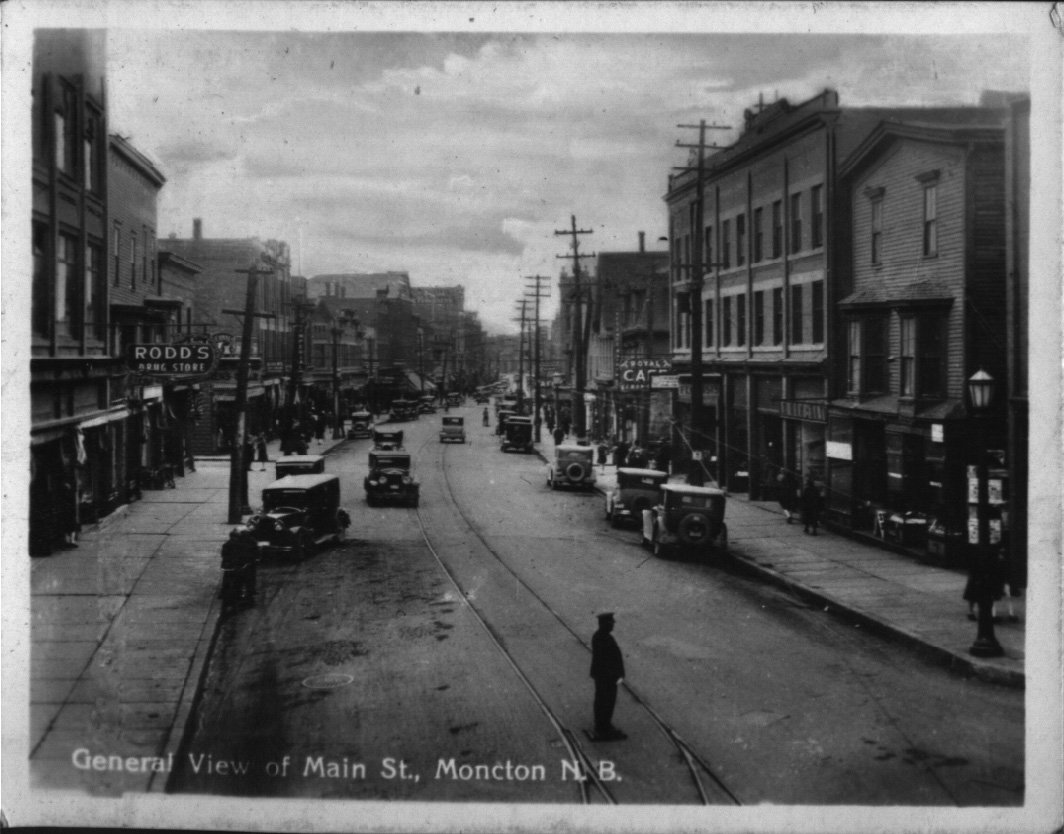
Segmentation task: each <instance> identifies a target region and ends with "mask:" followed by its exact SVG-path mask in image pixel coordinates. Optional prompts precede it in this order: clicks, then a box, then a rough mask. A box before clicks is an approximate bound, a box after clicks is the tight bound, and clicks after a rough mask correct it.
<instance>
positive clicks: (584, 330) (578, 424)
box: [554, 215, 595, 445]
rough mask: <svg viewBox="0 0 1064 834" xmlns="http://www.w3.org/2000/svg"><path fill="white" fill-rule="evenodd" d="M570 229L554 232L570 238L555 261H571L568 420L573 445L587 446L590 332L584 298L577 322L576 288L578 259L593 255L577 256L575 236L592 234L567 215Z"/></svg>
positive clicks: (578, 297)
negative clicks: (568, 249) (570, 250)
mask: <svg viewBox="0 0 1064 834" xmlns="http://www.w3.org/2000/svg"><path fill="white" fill-rule="evenodd" d="M569 219H570V223H571V228H569V229H567V230H561V231H555V232H554V234H555V235H570V236H571V237H572V239H573V240H572V247H573V253H572V254H571V255H557V256H556V257H558V258H572V259H573V292H572V295H571V297H572V298H573V301H574V306H575V315H574V316H573V370H574V377H575V379H574V380H573V396H572V406H571V408H572V418H573V431H574V432H576V442H577V443H579V444H581V445H586V444H587V412H586V411H585V407H584V389H585V388H586V387H587V344H588V339H589V338H590V330H591V301H592V299H591V298H590V297H589V298H588V305H587V322H586V324H587V326H586V327H584V326H583V325H584V322H583V321H582V320H581V313H582V310H581V305H582V303H583V300H584V293H583V289H582V288H581V286H580V259H581V258H593V257H595V255H594V253H591V254H587V255H581V254H580V239H579V238H578V237H577V236H578V235H590V234H593V230H592V229H577V228H576V215H570V218H569Z"/></svg>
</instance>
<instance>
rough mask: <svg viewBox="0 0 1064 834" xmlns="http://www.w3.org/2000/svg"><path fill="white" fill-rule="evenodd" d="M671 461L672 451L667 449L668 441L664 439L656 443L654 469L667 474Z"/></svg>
mask: <svg viewBox="0 0 1064 834" xmlns="http://www.w3.org/2000/svg"><path fill="white" fill-rule="evenodd" d="M671 459H672V450H671V449H670V448H669V441H668V440H664V439H663V440H660V441H658V448H657V451H655V452H654V468H655V469H657V470H658V471H659V472H665V473H668V471H669V462H670V460H671Z"/></svg>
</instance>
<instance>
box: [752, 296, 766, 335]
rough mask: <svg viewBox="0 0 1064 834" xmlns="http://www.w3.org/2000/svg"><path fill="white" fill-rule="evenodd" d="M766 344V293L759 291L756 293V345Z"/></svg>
mask: <svg viewBox="0 0 1064 834" xmlns="http://www.w3.org/2000/svg"><path fill="white" fill-rule="evenodd" d="M764 343H765V293H764V292H763V291H762V290H757V291H756V292H755V293H754V344H755V345H763V344H764Z"/></svg>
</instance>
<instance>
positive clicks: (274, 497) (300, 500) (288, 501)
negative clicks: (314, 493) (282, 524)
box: [262, 489, 309, 510]
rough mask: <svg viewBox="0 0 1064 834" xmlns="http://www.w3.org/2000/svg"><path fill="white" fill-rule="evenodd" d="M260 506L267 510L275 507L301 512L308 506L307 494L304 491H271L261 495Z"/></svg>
mask: <svg viewBox="0 0 1064 834" xmlns="http://www.w3.org/2000/svg"><path fill="white" fill-rule="evenodd" d="M262 504H263V507H265V509H267V510H272V509H274V508H275V507H295V508H296V509H297V510H302V509H305V508H306V507H307V506H308V504H309V494H308V493H307V491H306V490H305V489H271V490H269V491H268V492H264V493H263V494H262Z"/></svg>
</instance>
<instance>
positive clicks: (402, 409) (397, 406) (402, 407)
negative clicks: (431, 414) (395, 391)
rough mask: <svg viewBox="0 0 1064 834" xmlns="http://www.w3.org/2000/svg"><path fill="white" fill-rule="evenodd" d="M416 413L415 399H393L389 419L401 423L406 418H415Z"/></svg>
mask: <svg viewBox="0 0 1064 834" xmlns="http://www.w3.org/2000/svg"><path fill="white" fill-rule="evenodd" d="M417 414H418V404H417V400H393V401H392V408H391V421H392V422H393V423H403V422H406V421H407V420H416V419H417Z"/></svg>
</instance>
